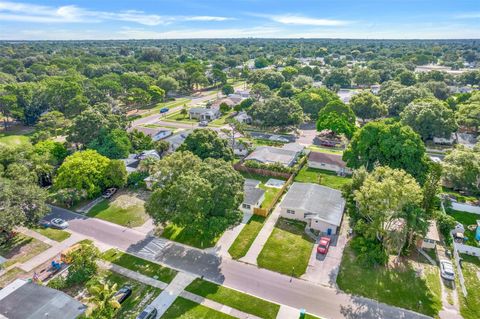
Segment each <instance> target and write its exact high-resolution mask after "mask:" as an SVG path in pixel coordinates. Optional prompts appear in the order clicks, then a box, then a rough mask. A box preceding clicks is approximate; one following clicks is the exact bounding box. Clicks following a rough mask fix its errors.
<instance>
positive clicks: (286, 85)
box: [277, 82, 296, 97]
mask: <svg viewBox="0 0 480 319" xmlns="http://www.w3.org/2000/svg"><path fill="white" fill-rule="evenodd" d="M295 91H296V90H295V89H294V88H293V85H292V83H290V82H283V83H282V86H281V87H280V90H278V93H277V94H278V96H280V97H292V96H293V95H294V94H295Z"/></svg>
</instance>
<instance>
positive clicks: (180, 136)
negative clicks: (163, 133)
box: [165, 130, 193, 152]
mask: <svg viewBox="0 0 480 319" xmlns="http://www.w3.org/2000/svg"><path fill="white" fill-rule="evenodd" d="M192 132H193V130H186V131H183V132H180V133H177V134H174V135H172V136H169V137H167V138H166V139H165V141H167V142H168V143H169V144H170V151H171V152H175V151H176V150H177V148H179V147H180V145H182V144H183V142H184V141H185V139H186V138H187V136H188V135H190V134H191V133H192Z"/></svg>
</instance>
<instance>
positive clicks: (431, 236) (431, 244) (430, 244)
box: [421, 220, 440, 249]
mask: <svg viewBox="0 0 480 319" xmlns="http://www.w3.org/2000/svg"><path fill="white" fill-rule="evenodd" d="M439 242H440V236H439V235H438V229H437V223H436V222H435V221H434V220H431V221H430V225H429V226H428V231H427V234H426V235H425V237H423V238H422V240H421V247H422V248H427V249H435V246H436V245H437V243H439Z"/></svg>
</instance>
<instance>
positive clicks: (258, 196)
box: [240, 178, 265, 214]
mask: <svg viewBox="0 0 480 319" xmlns="http://www.w3.org/2000/svg"><path fill="white" fill-rule="evenodd" d="M259 185H260V181H257V180H255V179H248V178H247V179H245V183H244V185H243V191H244V196H243V203H242V204H241V205H240V210H241V211H243V212H244V213H251V214H253V210H254V209H255V208H259V207H260V206H261V205H262V203H263V201H264V200H265V190H263V189H261V188H259V187H258V186H259Z"/></svg>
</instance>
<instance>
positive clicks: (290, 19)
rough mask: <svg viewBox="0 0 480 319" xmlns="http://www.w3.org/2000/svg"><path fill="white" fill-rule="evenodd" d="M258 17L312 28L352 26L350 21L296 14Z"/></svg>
mask: <svg viewBox="0 0 480 319" xmlns="http://www.w3.org/2000/svg"><path fill="white" fill-rule="evenodd" d="M255 16H258V17H264V18H267V19H270V20H272V21H275V22H278V23H282V24H290V25H310V26H329V27H331V26H342V25H346V24H350V23H351V22H350V21H345V20H336V19H323V18H310V17H305V16H301V15H294V14H282V15H258V14H256V15H255Z"/></svg>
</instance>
